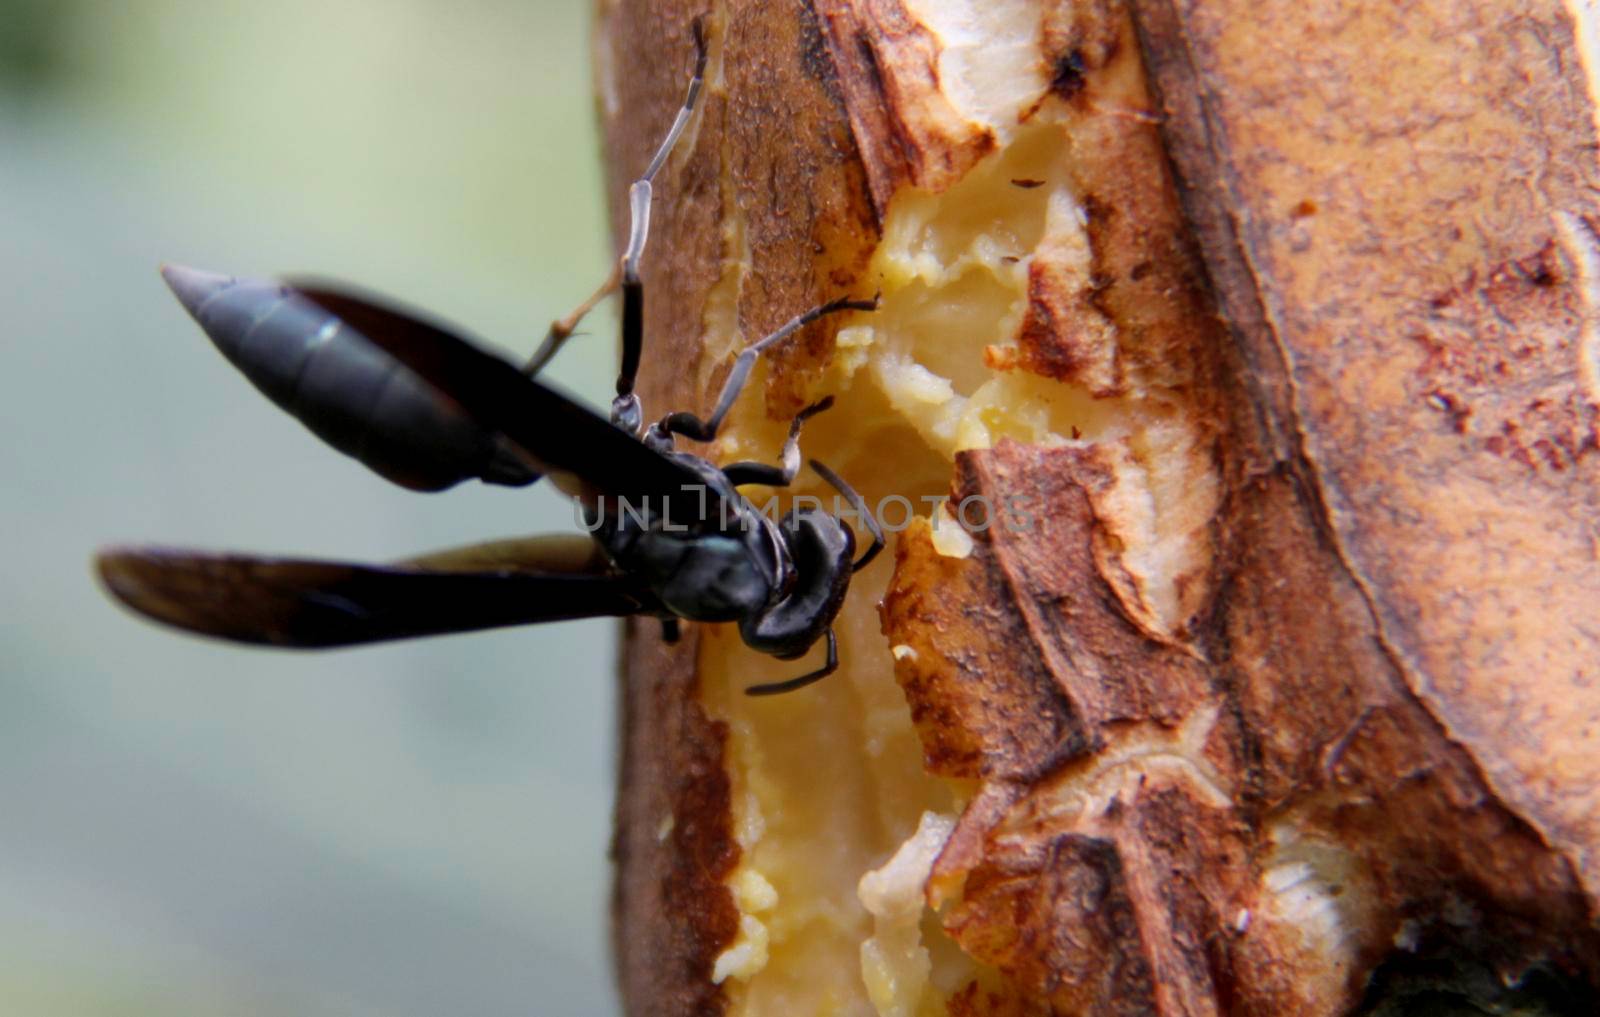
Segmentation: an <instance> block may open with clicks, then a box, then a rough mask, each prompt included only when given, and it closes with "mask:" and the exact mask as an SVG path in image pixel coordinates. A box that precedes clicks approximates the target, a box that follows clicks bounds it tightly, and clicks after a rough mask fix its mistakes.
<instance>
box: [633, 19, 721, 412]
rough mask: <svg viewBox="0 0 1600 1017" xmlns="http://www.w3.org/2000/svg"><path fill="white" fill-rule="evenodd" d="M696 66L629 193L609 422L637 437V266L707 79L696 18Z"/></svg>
mask: <svg viewBox="0 0 1600 1017" xmlns="http://www.w3.org/2000/svg"><path fill="white" fill-rule="evenodd" d="M694 47H695V64H694V75H693V76H692V77H691V78H690V79H689V91H688V93H687V94H686V95H685V96H684V97H683V105H682V106H681V107H679V109H678V115H677V117H676V118H674V119H673V121H672V126H671V127H670V128H668V129H667V136H666V137H665V138H663V139H662V141H661V146H660V147H659V148H657V149H656V154H655V157H654V158H652V159H651V160H650V165H649V166H648V167H646V168H645V171H644V175H643V176H641V177H640V178H639V179H638V180H635V181H634V182H633V185H632V186H631V187H629V188H628V213H629V217H630V221H629V227H628V247H627V249H626V250H625V251H623V253H622V260H621V262H620V268H621V273H622V369H621V370H620V371H619V372H618V373H617V396H616V398H615V399H613V400H612V402H611V419H612V420H613V422H615V423H617V424H619V425H622V426H624V427H627V428H629V429H630V430H632V431H634V432H637V431H638V429H639V425H640V424H641V423H642V422H643V414H642V411H641V410H640V409H639V397H638V396H637V395H636V394H634V391H633V383H634V380H635V379H636V378H637V377H638V374H639V361H640V358H641V357H642V356H643V354H644V282H643V280H642V279H641V278H640V277H639V261H640V259H641V258H643V257H644V248H645V244H646V243H647V242H648V241H649V239H650V199H651V196H652V193H653V191H652V187H653V184H652V181H653V180H654V179H655V175H656V173H657V172H659V171H660V169H661V167H662V166H663V165H664V164H665V163H666V161H667V156H668V155H670V154H671V153H672V149H673V146H675V145H676V144H677V142H678V138H679V137H680V136H681V135H682V134H683V129H684V127H685V126H687V125H688V123H689V117H690V116H692V115H693V114H694V104H695V100H696V99H698V98H699V96H700V86H701V85H702V83H703V82H704V81H705V76H706V35H705V25H704V23H703V21H702V19H700V18H696V19H695V20H694Z"/></svg>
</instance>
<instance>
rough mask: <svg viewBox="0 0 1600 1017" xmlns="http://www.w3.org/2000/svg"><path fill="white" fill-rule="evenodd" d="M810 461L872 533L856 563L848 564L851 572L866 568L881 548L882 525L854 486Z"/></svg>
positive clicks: (822, 466) (813, 460)
mask: <svg viewBox="0 0 1600 1017" xmlns="http://www.w3.org/2000/svg"><path fill="white" fill-rule="evenodd" d="M810 462H811V468H812V469H813V470H816V471H817V473H818V475H819V476H821V477H822V479H823V480H826V481H827V482H828V483H829V485H830V486H832V487H833V489H834V490H835V491H838V492H839V493H840V494H842V495H844V499H845V501H848V502H849V503H850V507H851V508H852V509H854V510H855V513H856V515H857V516H858V517H859V518H860V519H861V522H862V523H863V524H864V525H865V526H866V528H867V530H868V532H870V533H871V534H872V546H871V547H869V548H867V549H866V551H865V552H864V553H863V554H862V555H861V557H860V558H858V559H856V563H855V564H854V565H852V566H850V571H851V572H860V571H861V570H862V569H864V568H866V567H867V566H868V565H870V564H871V563H872V559H874V558H876V557H877V556H878V552H879V551H882V550H883V544H884V540H883V527H882V526H879V525H878V519H877V517H876V516H874V515H873V514H872V511H871V510H870V509H868V508H867V501H866V499H865V498H863V497H861V495H860V494H859V493H858V492H857V491H856V489H855V488H853V487H851V486H850V485H849V484H847V483H846V482H845V479H844V478H843V477H841V476H839V475H838V474H837V473H835V472H833V471H832V470H830V469H828V468H827V467H826V466H824V465H822V464H821V463H819V462H817V461H816V460H815V459H812V460H810Z"/></svg>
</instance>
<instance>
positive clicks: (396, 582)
mask: <svg viewBox="0 0 1600 1017" xmlns="http://www.w3.org/2000/svg"><path fill="white" fill-rule="evenodd" d="M96 565H97V568H98V571H99V573H100V579H101V581H102V582H103V583H104V584H105V587H106V589H107V590H109V591H110V592H111V593H112V594H113V595H114V596H115V597H116V598H117V599H118V600H120V601H121V602H122V603H124V604H126V605H127V606H128V607H130V608H132V609H133V610H134V611H137V612H138V613H140V614H142V615H145V616H146V617H148V618H151V619H153V620H155V621H158V622H162V623H164V624H167V625H171V626H174V627H176V628H180V629H185V630H187V631H189V632H194V633H198V634H200V635H205V636H212V637H215V638H219V639H226V640H230V641H233V642H239V643H253V644H260V645H269V646H282V647H295V648H304V649H315V648H327V647H336V646H354V645H358V644H362V643H374V642H382V641H386V640H394V639H409V638H412V637H415V636H431V635H442V634H445V633H451V632H470V631H475V630H479V629H492V628H500V627H503V626H507V625H525V624H530V623H534V622H550V621H567V620H570V619H574V618H596V617H621V616H627V615H635V614H657V613H661V608H660V605H659V603H658V602H657V601H656V600H655V598H654V597H653V596H652V595H651V594H650V593H649V592H648V591H646V590H644V589H643V588H642V587H640V586H639V585H638V584H637V583H636V582H634V581H633V580H631V579H629V578H628V577H626V576H618V575H615V574H610V573H601V572H591V573H584V572H572V571H565V572H549V573H541V572H530V571H526V570H503V571H446V570H438V569H423V568H416V567H411V566H404V565H402V566H379V565H356V564H351V563H346V562H334V561H315V560H306V559H294V558H263V557H255V556H251V555H239V554H201V553H195V552H190V551H178V550H166V549H160V548H136V549H118V550H113V551H108V552H105V553H102V554H101V555H100V556H99V557H98V559H97V562H96Z"/></svg>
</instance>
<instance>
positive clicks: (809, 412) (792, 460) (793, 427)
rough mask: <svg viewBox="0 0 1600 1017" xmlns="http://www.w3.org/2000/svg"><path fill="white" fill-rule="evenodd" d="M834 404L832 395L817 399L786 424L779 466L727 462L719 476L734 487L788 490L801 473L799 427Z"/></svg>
mask: <svg viewBox="0 0 1600 1017" xmlns="http://www.w3.org/2000/svg"><path fill="white" fill-rule="evenodd" d="M832 405H833V396H828V397H827V398H825V399H822V400H819V401H817V402H814V403H812V404H811V405H810V406H807V407H806V408H805V409H803V410H801V411H800V412H799V413H797V414H795V417H794V422H793V423H791V424H790V425H789V437H788V438H787V439H785V441H784V443H783V451H782V452H781V453H779V456H778V462H779V465H777V466H773V465H772V464H771V463H758V462H752V461H749V460H742V461H740V462H737V463H729V464H728V465H727V466H724V467H723V468H722V475H723V476H725V477H727V478H728V480H729V481H731V482H732V484H733V486H734V487H738V486H740V485H741V484H764V485H766V486H767V487H788V486H789V485H790V484H792V483H793V482H794V478H795V475H796V474H798V473H799V472H800V428H801V426H802V425H804V424H805V422H806V421H807V420H810V419H811V418H812V417H814V416H816V415H817V414H819V413H821V412H822V411H823V410H825V409H827V408H828V407H830V406H832Z"/></svg>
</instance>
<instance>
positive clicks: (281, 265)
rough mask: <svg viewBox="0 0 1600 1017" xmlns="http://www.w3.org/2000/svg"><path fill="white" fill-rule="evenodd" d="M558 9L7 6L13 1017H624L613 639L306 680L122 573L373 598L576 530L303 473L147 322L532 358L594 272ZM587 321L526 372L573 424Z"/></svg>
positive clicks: (353, 669)
mask: <svg viewBox="0 0 1600 1017" xmlns="http://www.w3.org/2000/svg"><path fill="white" fill-rule="evenodd" d="M588 19H589V8H588V4H587V3H586V2H585V0H560V2H556V0H551V2H543V0H466V2H460V3H455V4H449V5H445V4H436V3H428V2H423V0H382V2H379V0H342V2H338V3H334V4H314V3H310V2H306V0H284V2H277V3H261V2H253V3H244V2H230V0H204V2H201V0H130V2H122V3H117V2H93V0H21V2H19V0H0V279H3V283H0V336H3V342H4V349H5V354H6V355H5V361H4V368H3V370H0V406H3V407H4V414H5V417H4V419H5V422H6V435H5V438H4V440H3V442H0V491H3V496H0V527H3V529H0V532H3V534H4V538H5V543H4V558H3V569H4V579H3V580H0V1013H3V1014H6V1015H12V1014H28V1015H33V1014H40V1015H46V1014H47V1015H52V1017H62V1015H65V1017H75V1015H89V1014H93V1015H105V1014H115V1015H132V1014H162V1015H184V1014H208V1015H215V1014H229V1015H258V1014H260V1015H267V1014H271V1015H279V1014H285V1015H287V1014H293V1015H297V1017H312V1015H321V1014H340V1015H365V1014H374V1015H376V1014H383V1015H413V1014H415V1015H430V1017H431V1015H444V1014H466V1015H474V1017H493V1015H502V1014H503V1015H513V1014H515V1015H528V1014H541V1015H565V1014H596V1013H601V1014H603V1013H610V1012H613V1011H614V1010H615V1009H616V1004H615V998H614V994H613V990H612V987H611V979H610V970H609V965H608V961H607V959H606V949H605V936H606V917H605V903H606V895H607V892H608V889H609V888H608V878H609V872H608V867H607V864H606V861H605V851H606V842H607V837H608V826H609V810H610V801H611V775H612V769H613V760H612V755H613V752H614V732H613V724H614V720H613V715H612V696H613V688H612V683H613V681H614V678H613V671H614V660H615V657H614V649H613V646H612V644H613V640H614V630H613V628H612V626H611V625H610V624H609V623H605V622H592V623H583V624H568V625H558V626H548V627H544V628H541V629H524V630H512V631H508V632H502V633H494V634H481V635H472V636H457V637H451V638H447V639H440V640H433V641H423V642H417V643H411V644H403V645H399V646H395V647H390V648H380V649H366V650H354V651H344V652H339V653H331V654H325V655H298V654H290V653H275V652H270V651H247V650H241V649H236V648H233V647H228V646H224V645H219V644H210V643H206V642H202V641H198V640H193V639H189V638H184V637H179V636H176V635H173V634H171V633H169V632H165V631H161V630H158V629H156V628H154V627H150V626H147V625H145V624H142V623H140V622H137V621H135V620H133V619H132V618H131V617H129V616H128V615H126V614H124V613H122V612H121V611H120V610H119V609H117V608H115V607H113V606H112V605H111V604H110V603H108V602H107V601H106V599H105V598H104V597H103V596H102V595H101V594H100V592H99V591H98V589H97V588H96V587H95V585H94V583H93V582H92V580H91V578H90V575H89V568H88V561H89V556H90V554H91V552H92V550H93V549H94V548H95V547H96V546H97V545H99V544H102V543H107V542H114V541H123V542H128V541H139V542H147V541H148V542H165V543H182V544H192V545H197V546H201V547H208V548H237V549H249V550H254V551H276V552H292V553H301V554H313V555H322V556H336V557H341V558H355V559H371V560H383V559H386V558H393V557H398V556H401V555H405V554H408V553H412V552H417V551H421V550H424V549H430V548H434V547H439V546H445V545H449V544H452V543H461V542H468V541H473V540H479V539H486V538H489V537H495V536H503V535H510V534H517V533H527V532H535V531H540V530H549V529H563V528H568V527H570V526H571V512H570V509H569V508H568V506H567V505H566V504H565V503H564V502H562V501H560V500H559V499H558V498H556V497H555V496H554V495H552V494H551V493H549V492H548V491H532V492H530V491H507V490H503V489H495V490H489V489H485V488H483V487H481V486H478V485H472V486H463V487H462V488H459V489H457V490H454V491H450V492H446V493H445V494H442V495H428V496H423V495H415V494H411V493H409V492H406V491H403V490H400V489H398V488H395V487H391V486H390V485H388V484H387V483H385V482H384V481H382V480H380V479H378V478H377V477H375V476H374V475H372V474H369V473H367V472H366V471H365V470H363V469H362V468H360V467H359V466H357V465H355V464H354V463H353V462H351V461H349V460H346V459H344V458H342V457H340V456H339V455H337V454H336V453H333V452H331V451H328V450H326V449H324V448H323V447H322V446H321V445H320V444H318V443H317V442H316V440H315V439H313V438H312V437H311V436H310V435H309V434H308V433H306V432H305V431H303V430H302V429H301V428H300V427H299V425H297V424H295V423H294V422H293V421H291V420H289V419H288V418H287V417H284V416H283V415H282V414H280V413H279V412H278V411H277V410H275V409H274V408H272V407H271V406H270V405H269V404H268V403H267V402H266V401H265V400H264V399H262V398H260V397H259V396H258V395H257V394H256V393H255V391H254V390H253V389H252V388H250V386H249V385H248V384H247V383H246V382H245V381H244V380H243V379H242V378H241V377H239V376H238V375H236V374H235V373H234V372H233V371H232V369H231V368H229V367H228V366H227V365H226V364H225V363H224V362H223V360H222V359H221V358H220V357H219V356H217V355H216V354H215V353H214V352H213V351H212V350H211V348H210V347H209V345H208V344H207V343H206V341H205V339H204V338H203V337H202V336H201V334H200V332H199V331H198V330H197V329H196V328H195V327H194V326H193V325H192V324H191V323H190V322H189V321H188V319H187V318H185V317H184V315H183V314H182V312H181V311H180V310H179V308H178V306H177V304H176V303H175V302H174V301H173V300H172V299H171V298H170V297H169V296H168V295H167V293H166V291H165V289H164V287H163V286H162V285H161V282H160V280H159V279H158V277H157V275H156V266H157V264H158V263H159V262H161V261H163V260H173V261H178V262H183V263H187V264H193V265H197V266H201V267H207V268H215V269H219V270H224V271H229V272H236V273H240V274H256V275H260V274H270V273H274V272H279V271H311V272H316V273H319V274H326V275H331V276H336V277H339V278H343V279H347V280H351V281H354V282H359V283H361V284H364V285H366V286H369V287H373V288H376V289H378V290H380V291H383V292H387V293H391V294H394V295H397V296H401V297H403V298H404V299H406V300H407V301H408V302H410V303H413V304H416V305H419V306H422V307H426V308H429V309H431V310H433V311H435V312H437V313H438V314H440V315H442V316H444V317H446V318H447V319H451V320H454V321H457V322H459V323H461V324H463V325H464V326H466V327H468V328H469V329H471V330H472V331H473V332H475V333H476V334H478V335H482V336H486V337H491V338H493V339H494V340H495V341H497V342H499V343H502V344H504V345H505V346H506V347H507V348H508V349H511V350H513V351H516V352H519V353H522V354H525V353H526V352H527V351H528V350H530V349H531V348H532V346H533V344H534V342H535V341H536V339H537V338H538V337H539V336H540V335H542V333H543V329H544V327H545V325H546V324H547V323H548V322H549V320H550V318H551V317H553V316H555V315H557V314H559V313H562V312H564V311H565V310H566V309H567V308H568V307H570V306H571V305H572V304H573V303H575V302H576V301H577V300H579V299H580V298H581V297H582V296H583V295H585V294H586V293H587V291H588V289H589V288H590V287H591V286H593V285H594V284H595V283H596V282H597V281H598V280H599V279H600V277H601V275H602V273H603V272H604V270H605V267H606V237H607V233H606V230H605V226H604V221H603V216H602V210H601V184H600V178H599V172H600V171H599V158H598V153H597V141H596V133H595V126H594V123H593V116H594V114H593V109H594V106H593V102H592V100H591V98H590V94H591V89H590V75H589V61H588V40H587V34H588V27H589V25H588ZM612 320H613V319H611V318H610V317H609V316H608V315H607V314H602V315H600V316H598V318H597V320H596V321H594V322H593V324H592V326H591V328H592V332H593V335H592V336H591V337H590V338H589V339H588V340H587V341H582V342H579V343H575V344H574V345H573V346H572V347H569V350H568V352H567V353H566V354H564V355H563V359H562V360H560V361H558V363H557V365H556V367H555V369H554V374H555V375H556V376H557V377H558V378H560V379H561V380H562V381H563V382H564V383H565V384H566V385H567V386H568V387H569V388H570V389H572V390H575V391H578V392H581V393H584V394H585V395H587V396H588V397H589V398H590V399H591V400H593V401H594V402H596V403H597V404H598V403H599V402H600V399H601V397H603V396H605V394H606V392H607V385H608V380H609V378H610V376H611V374H612V372H613V370H614V366H613V365H614V357H615V345H614V339H613V336H614V325H613V324H612Z"/></svg>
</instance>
